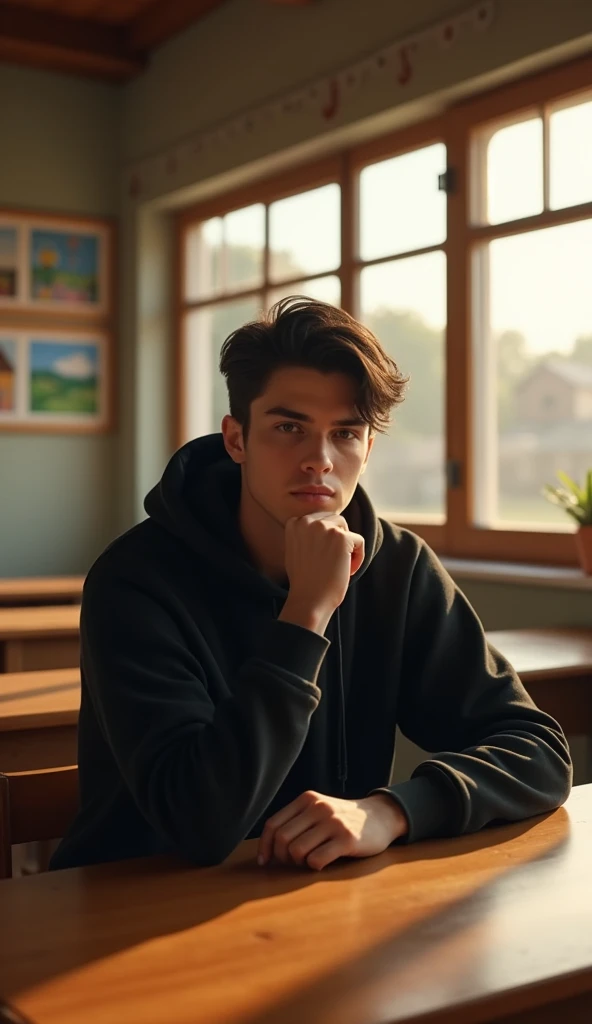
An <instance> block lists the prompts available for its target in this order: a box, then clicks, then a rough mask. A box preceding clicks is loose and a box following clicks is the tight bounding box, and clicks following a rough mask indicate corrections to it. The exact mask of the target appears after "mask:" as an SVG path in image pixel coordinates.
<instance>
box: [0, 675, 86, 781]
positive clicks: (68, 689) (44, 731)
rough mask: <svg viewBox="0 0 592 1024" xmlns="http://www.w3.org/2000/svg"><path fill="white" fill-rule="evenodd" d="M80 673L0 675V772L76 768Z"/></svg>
mask: <svg viewBox="0 0 592 1024" xmlns="http://www.w3.org/2000/svg"><path fill="white" fill-rule="evenodd" d="M79 708H80V670H79V669H77V668H68V669H52V670H50V671H45V672H16V673H7V674H5V675H0V772H15V771H30V770H33V769H41V768H52V767H57V766H60V765H70V764H76V762H77V760H78V749H77V726H78V712H79Z"/></svg>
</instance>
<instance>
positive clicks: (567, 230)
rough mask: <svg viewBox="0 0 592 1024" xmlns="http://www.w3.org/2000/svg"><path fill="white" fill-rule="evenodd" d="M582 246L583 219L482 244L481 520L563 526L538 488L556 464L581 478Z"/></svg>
mask: <svg viewBox="0 0 592 1024" xmlns="http://www.w3.org/2000/svg"><path fill="white" fill-rule="evenodd" d="M590 253H592V221H580V222H579V223H576V224H567V225H563V226H561V227H556V228H547V229H546V230H544V231H533V232H529V233H528V234H525V235H516V236H514V237H512V238H503V239H497V240H496V241H494V242H492V243H491V244H490V246H489V249H488V250H487V249H486V250H484V251H483V252H482V253H481V256H480V259H481V261H482V266H481V271H482V272H483V273H484V276H485V279H486V280H487V266H488V264H489V294H490V301H489V312H488V311H487V310H484V321H485V323H484V329H483V335H482V342H481V345H480V346H479V347H478V349H477V351H476V353H475V357H476V364H477V367H478V385H477V387H478V391H477V394H478V397H477V401H476V403H475V404H476V408H477V410H478V416H477V421H476V424H475V427H476V435H477V439H478V440H477V444H476V452H475V456H476V462H475V476H476V493H475V500H476V512H477V522H479V523H480V524H481V525H486V526H495V525H496V524H499V523H504V524H505V525H506V526H507V524H508V523H509V522H514V523H516V524H518V525H519V526H520V524H522V525H524V526H526V525H528V526H530V525H531V524H532V526H534V527H536V526H537V525H538V526H540V527H541V528H545V526H548V524H556V526H557V527H559V528H561V527H563V528H565V529H567V528H569V527H570V520H569V519H568V517H567V516H566V515H565V513H562V512H561V510H560V509H558V508H556V507H555V506H553V505H550V504H549V503H548V502H547V501H546V500H545V498H544V497H543V496H542V494H541V489H542V487H543V485H544V484H545V483H554V484H556V483H557V481H556V480H555V473H556V471H557V470H558V469H562V470H564V471H565V472H566V473H568V474H569V475H570V476H573V477H575V478H577V479H580V481H581V480H582V478H583V476H584V473H585V472H586V471H587V470H588V469H589V468H590V466H592V290H591V289H590V270H589V268H590ZM486 290H487V289H486ZM488 339H489V341H488ZM492 382H495V383H492Z"/></svg>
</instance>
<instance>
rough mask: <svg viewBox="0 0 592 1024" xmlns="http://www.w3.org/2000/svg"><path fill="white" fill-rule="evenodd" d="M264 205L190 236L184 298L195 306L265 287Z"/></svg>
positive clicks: (203, 227) (214, 222)
mask: <svg viewBox="0 0 592 1024" xmlns="http://www.w3.org/2000/svg"><path fill="white" fill-rule="evenodd" d="M264 249H265V207H264V205H263V204H262V203H257V204H256V205H254V206H245V207H244V208H243V209H242V210H234V211H233V212H232V213H228V214H226V216H225V217H213V218H212V219H211V220H206V221H204V222H203V223H202V224H197V225H196V227H194V228H191V230H190V231H189V232H188V233H187V242H186V261H185V262H186V272H185V296H186V298H187V299H188V300H189V301H190V302H192V301H196V300H198V299H207V298H211V297H213V296H215V295H220V294H222V293H223V292H228V291H238V290H239V289H247V288H256V287H257V285H261V284H262V283H263V253H264Z"/></svg>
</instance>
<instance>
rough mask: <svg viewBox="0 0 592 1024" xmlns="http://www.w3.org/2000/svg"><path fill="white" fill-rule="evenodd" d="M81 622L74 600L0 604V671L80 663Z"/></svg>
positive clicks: (67, 666) (59, 666) (64, 666)
mask: <svg viewBox="0 0 592 1024" xmlns="http://www.w3.org/2000/svg"><path fill="white" fill-rule="evenodd" d="M79 623H80V607H79V606H78V605H74V604H70V605H51V606H48V607H41V608H0V672H27V671H34V670H36V669H46V668H72V667H74V666H76V665H78V663H79V636H78V634H79ZM1 686H2V683H1V680H0V687H1Z"/></svg>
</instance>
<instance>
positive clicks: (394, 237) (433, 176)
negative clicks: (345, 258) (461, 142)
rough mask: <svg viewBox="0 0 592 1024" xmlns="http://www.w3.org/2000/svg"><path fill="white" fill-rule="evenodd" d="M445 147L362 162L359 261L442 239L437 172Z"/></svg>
mask: <svg viewBox="0 0 592 1024" xmlns="http://www.w3.org/2000/svg"><path fill="white" fill-rule="evenodd" d="M445 170H446V146H444V145H443V143H440V142H439V143H436V144H435V145H433V146H425V147H424V148H423V149H416V150H415V151H414V152H413V153H404V154H403V155H402V156H395V157H393V158H392V159H391V160H382V161H381V162H380V163H377V164H371V165H370V167H365V168H364V170H363V171H362V173H361V174H360V255H361V258H362V259H363V260H373V259H378V258H379V257H381V256H390V255H393V256H394V255H396V254H397V253H400V252H410V251H411V250H412V249H424V248H426V247H427V246H429V245H439V244H440V243H441V242H443V241H444V240H445V238H446V194H445V193H444V192H441V191H440V190H439V189H438V175H440V174H443V173H444V171H445Z"/></svg>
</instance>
